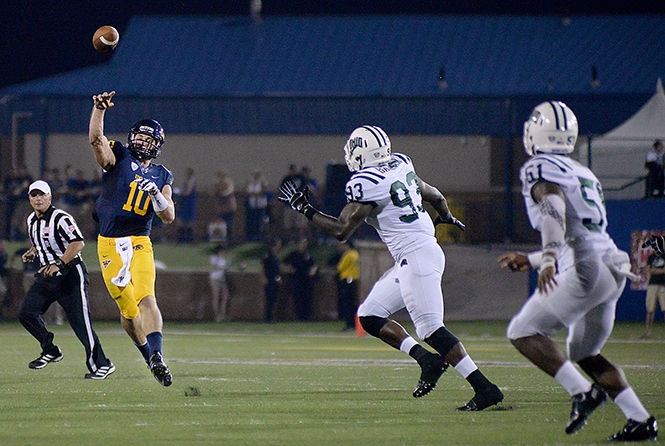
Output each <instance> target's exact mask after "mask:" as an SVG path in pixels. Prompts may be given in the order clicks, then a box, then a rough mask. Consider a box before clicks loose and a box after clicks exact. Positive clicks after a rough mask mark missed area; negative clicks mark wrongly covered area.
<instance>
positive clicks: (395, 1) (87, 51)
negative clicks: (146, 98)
mask: <svg viewBox="0 0 665 446" xmlns="http://www.w3.org/2000/svg"><path fill="white" fill-rule="evenodd" d="M248 12H249V0H235V1H215V0H207V1H203V0H186V1H182V0H181V1H176V0H172V1H161V2H149V1H142V0H134V1H127V0H107V1H104V2H99V1H88V2H85V1H79V0H74V1H63V2H57V1H6V2H2V3H1V4H0V61H1V63H0V88H2V87H4V86H7V85H11V84H16V83H20V82H24V81H27V80H31V79H36V78H41V77H45V76H49V75H52V74H55V73H61V72H65V71H71V70H74V69H77V68H82V67H85V66H89V65H94V64H97V63H101V62H104V61H105V60H106V58H105V57H104V56H102V55H99V54H97V53H96V52H95V51H94V50H93V48H92V45H91V41H92V34H93V33H94V31H95V30H96V29H97V28H98V27H100V26H102V25H111V26H114V27H115V28H116V29H118V31H119V32H120V35H121V38H122V33H123V31H124V30H125V28H126V26H127V24H128V23H129V20H130V18H131V17H132V16H134V15H236V16H243V15H247V14H248ZM654 13H658V14H662V13H665V2H662V1H660V2H658V1H637V2H612V1H607V0H605V1H600V0H588V1H580V0H577V1H571V0H562V1H545V2H540V1H530V0H523V1H496V0H492V1H490V0H453V1H443V0H439V1H434V0H317V1H311V2H303V1H297V0H263V14H262V15H263V16H264V17H266V16H271V15H338V14H517V15H519V14H522V15H562V16H565V15H576V14H654ZM155 50H157V51H158V50H159V49H158V48H146V54H149V52H150V51H155Z"/></svg>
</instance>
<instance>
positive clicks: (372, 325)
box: [358, 316, 388, 338]
mask: <svg viewBox="0 0 665 446" xmlns="http://www.w3.org/2000/svg"><path fill="white" fill-rule="evenodd" d="M358 319H359V320H360V325H362V326H363V329H364V330H365V331H366V332H367V333H369V334H371V335H372V336H374V337H375V338H378V337H379V331H381V328H382V327H383V326H384V325H386V324H387V323H388V319H386V318H385V317H378V316H360V317H359V318H358Z"/></svg>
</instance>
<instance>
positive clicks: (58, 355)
mask: <svg viewBox="0 0 665 446" xmlns="http://www.w3.org/2000/svg"><path fill="white" fill-rule="evenodd" d="M61 360H62V352H61V351H60V348H59V347H55V350H53V351H52V352H51V353H44V352H42V354H41V356H40V357H39V358H37V359H35V360H34V361H30V363H29V364H28V367H30V368H31V369H35V370H37V369H43V368H44V367H46V366H47V365H48V364H49V363H50V362H58V361H61Z"/></svg>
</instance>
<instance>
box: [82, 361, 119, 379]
mask: <svg viewBox="0 0 665 446" xmlns="http://www.w3.org/2000/svg"><path fill="white" fill-rule="evenodd" d="M113 372H115V366H114V365H113V363H112V362H111V363H109V365H105V366H102V367H99V368H97V371H95V372H94V373H86V374H85V379H106V377H107V376H109V375H110V374H111V373H113Z"/></svg>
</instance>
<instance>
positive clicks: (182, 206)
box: [176, 167, 197, 242]
mask: <svg viewBox="0 0 665 446" xmlns="http://www.w3.org/2000/svg"><path fill="white" fill-rule="evenodd" d="M178 192H179V193H178V218H177V220H176V222H177V223H178V241H179V242H191V241H193V240H194V223H195V222H196V198H197V197H196V177H195V176H194V169H192V168H191V167H189V168H187V170H186V171H185V182H184V184H183V186H182V188H180V190H179V191H178Z"/></svg>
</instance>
